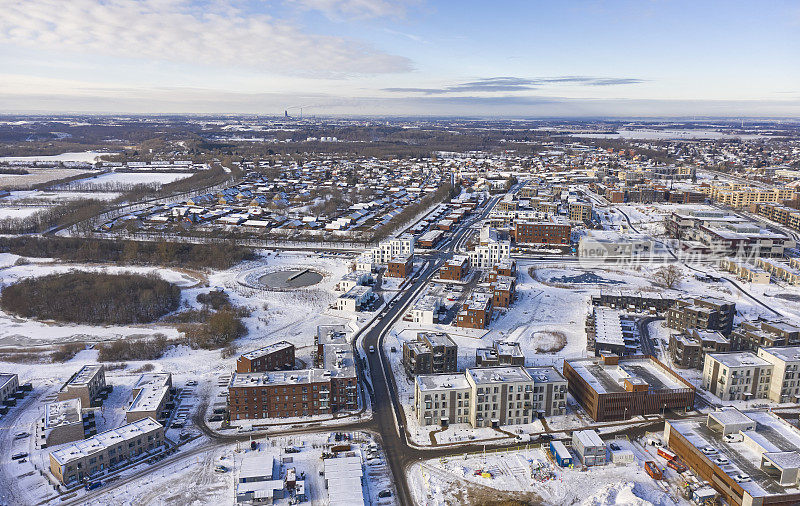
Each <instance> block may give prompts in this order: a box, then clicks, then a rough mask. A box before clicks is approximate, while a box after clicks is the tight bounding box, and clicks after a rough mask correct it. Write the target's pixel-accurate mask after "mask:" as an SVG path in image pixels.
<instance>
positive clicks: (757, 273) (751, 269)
mask: <svg viewBox="0 0 800 506" xmlns="http://www.w3.org/2000/svg"><path fill="white" fill-rule="evenodd" d="M720 267H722V268H723V269H725V270H726V271H728V272H732V273H734V274H736V276H738V277H739V278H741V279H743V280H745V281H747V282H749V283H753V284H759V285H768V284H769V282H770V274H769V272H767V271H766V270H764V269H763V268H761V267H757V266H755V265H753V264H751V263H749V262H744V261H742V260H737V259H735V258H725V259H723V260H722V261H721V262H720Z"/></svg>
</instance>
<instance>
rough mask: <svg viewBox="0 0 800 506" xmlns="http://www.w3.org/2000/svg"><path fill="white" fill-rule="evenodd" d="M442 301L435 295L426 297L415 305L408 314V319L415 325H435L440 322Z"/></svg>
mask: <svg viewBox="0 0 800 506" xmlns="http://www.w3.org/2000/svg"><path fill="white" fill-rule="evenodd" d="M441 307H442V299H441V298H439V297H436V296H434V295H425V296H423V297H422V298H420V299H419V300H418V301H417V302H415V303H414V307H412V308H411V310H410V311H409V312H408V313H407V315H406V319H407V320H408V321H411V322H413V323H422V324H425V325H433V324H434V323H437V322H438V320H439V309H440V308H441Z"/></svg>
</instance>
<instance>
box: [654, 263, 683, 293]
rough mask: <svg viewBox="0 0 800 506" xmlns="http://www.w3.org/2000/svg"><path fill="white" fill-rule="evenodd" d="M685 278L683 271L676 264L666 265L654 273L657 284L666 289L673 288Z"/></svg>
mask: <svg viewBox="0 0 800 506" xmlns="http://www.w3.org/2000/svg"><path fill="white" fill-rule="evenodd" d="M682 278H683V271H681V268H680V267H678V266H677V265H675V264H670V265H665V266H663V267H659V269H658V270H657V271H656V272H654V273H653V279H654V280H655V282H656V284H657V285H659V286H663V287H664V288H673V287H674V286H675V285H677V284H678V282H679V281H680V280H681V279H682Z"/></svg>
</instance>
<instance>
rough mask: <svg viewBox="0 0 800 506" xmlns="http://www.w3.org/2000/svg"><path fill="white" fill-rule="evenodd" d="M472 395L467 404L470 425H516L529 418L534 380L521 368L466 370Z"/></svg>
mask: <svg viewBox="0 0 800 506" xmlns="http://www.w3.org/2000/svg"><path fill="white" fill-rule="evenodd" d="M466 377H467V381H468V382H469V384H470V385H471V386H472V388H473V391H474V395H473V396H472V399H471V405H470V424H471V425H472V426H473V427H497V426H500V425H519V424H526V423H530V422H531V421H532V420H533V406H532V404H531V396H532V395H533V387H534V381H533V378H531V376H530V374H528V371H526V370H525V368H523V367H488V368H483V369H467V373H466Z"/></svg>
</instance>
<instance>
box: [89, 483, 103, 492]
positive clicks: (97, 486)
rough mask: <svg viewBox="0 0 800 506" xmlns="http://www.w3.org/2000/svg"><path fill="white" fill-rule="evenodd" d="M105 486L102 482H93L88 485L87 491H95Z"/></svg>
mask: <svg viewBox="0 0 800 506" xmlns="http://www.w3.org/2000/svg"><path fill="white" fill-rule="evenodd" d="M102 486H103V482H102V481H91V482H89V483H87V484H86V490H94V489H96V488H100V487H102Z"/></svg>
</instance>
